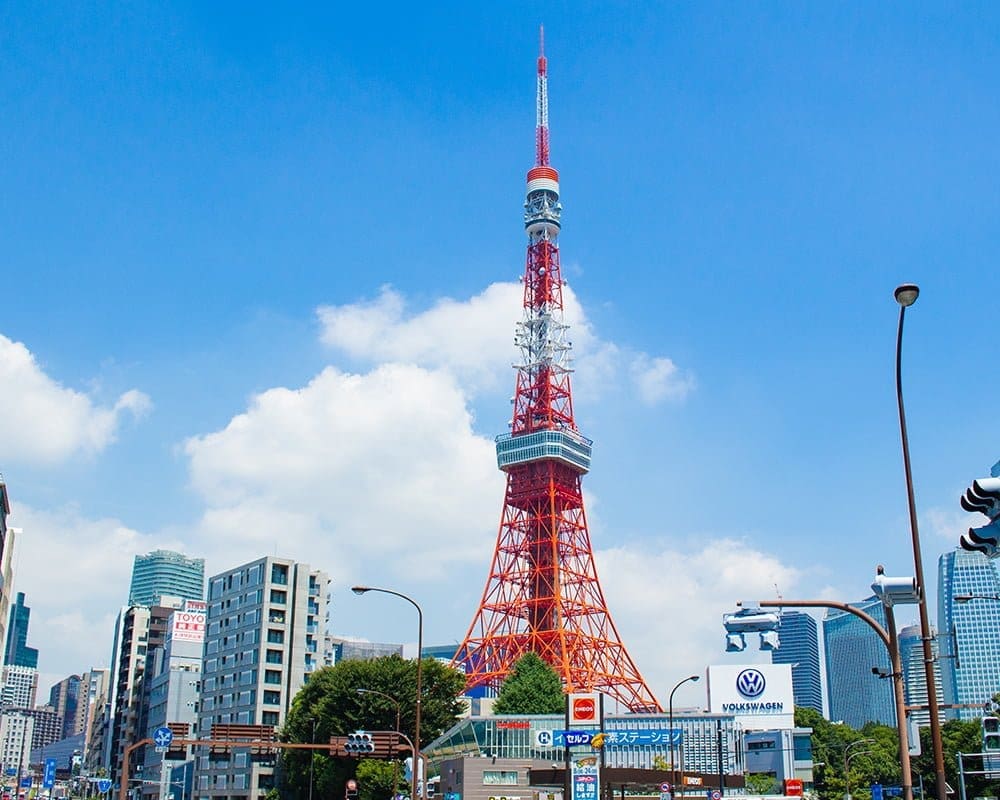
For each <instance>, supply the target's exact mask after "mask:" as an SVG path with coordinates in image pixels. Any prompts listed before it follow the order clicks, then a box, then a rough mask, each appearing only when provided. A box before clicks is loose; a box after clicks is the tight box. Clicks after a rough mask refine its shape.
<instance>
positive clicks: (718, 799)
mask: <svg viewBox="0 0 1000 800" xmlns="http://www.w3.org/2000/svg"><path fill="white" fill-rule="evenodd" d="M708 800H722V792H720V791H719V790H718V789H712V790H711V791H710V792H709V793H708Z"/></svg>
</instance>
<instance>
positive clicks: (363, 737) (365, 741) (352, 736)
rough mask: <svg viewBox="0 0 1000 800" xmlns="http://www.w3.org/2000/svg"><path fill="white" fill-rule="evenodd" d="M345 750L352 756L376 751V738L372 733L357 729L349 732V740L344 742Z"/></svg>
mask: <svg viewBox="0 0 1000 800" xmlns="http://www.w3.org/2000/svg"><path fill="white" fill-rule="evenodd" d="M344 750H346V751H347V752H348V754H350V755H352V756H360V755H364V754H365V753H374V752H375V740H374V739H373V738H372V735H371V734H370V733H366V732H365V731H357V732H356V733H349V734H347V741H346V742H345V743H344Z"/></svg>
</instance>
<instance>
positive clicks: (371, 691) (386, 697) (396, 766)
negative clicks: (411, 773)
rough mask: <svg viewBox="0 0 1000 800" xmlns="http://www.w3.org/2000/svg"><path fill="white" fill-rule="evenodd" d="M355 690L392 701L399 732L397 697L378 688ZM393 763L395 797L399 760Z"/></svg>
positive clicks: (396, 729) (393, 793)
mask: <svg viewBox="0 0 1000 800" xmlns="http://www.w3.org/2000/svg"><path fill="white" fill-rule="evenodd" d="M354 691H355V693H357V694H374V695H376V696H378V697H384V698H385V699H386V700H388V701H389V702H390V703H392V705H393V707H394V708H395V709H396V728H395V731H396V733H399V701H398V700H397V699H396V698H395V697H392V696H391V695H388V694H386V693H385V692H380V691H378V690H377V689H355V690H354ZM392 763H393V768H392V796H393V798H395V797H396V784H397V783H399V762H398V761H393V762H392ZM309 800H312V798H309Z"/></svg>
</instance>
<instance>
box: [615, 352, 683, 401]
mask: <svg viewBox="0 0 1000 800" xmlns="http://www.w3.org/2000/svg"><path fill="white" fill-rule="evenodd" d="M629 374H630V376H631V378H632V382H633V384H634V385H635V389H636V392H637V394H638V395H639V399H640V400H642V402H643V403H645V404H646V405H648V406H653V405H656V404H657V403H659V402H660V401H661V400H664V399H669V400H683V399H684V398H685V397H687V396H688V394H689V393H690V392H691V391H692V390H693V389H694V378H693V377H691V375H688V374H684V373H682V372H681V371H680V370H679V369H678V368H677V365H676V364H675V363H674V362H673V361H672V360H671V359H669V358H650V357H649V356H647V355H645V354H641V355H638V356H636V357H635V358H633V359H632V363H631V364H630V365H629Z"/></svg>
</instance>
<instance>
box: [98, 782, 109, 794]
mask: <svg viewBox="0 0 1000 800" xmlns="http://www.w3.org/2000/svg"><path fill="white" fill-rule="evenodd" d="M97 791H99V792H100V793H101V794H107V793H108V792H110V791H111V781H110V780H108V779H107V778H101V779H100V780H99V781H98V782H97Z"/></svg>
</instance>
